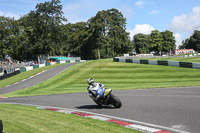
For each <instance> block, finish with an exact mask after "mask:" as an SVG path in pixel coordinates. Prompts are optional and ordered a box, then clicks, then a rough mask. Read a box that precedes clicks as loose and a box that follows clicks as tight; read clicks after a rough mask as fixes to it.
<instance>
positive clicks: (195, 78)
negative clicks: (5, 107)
mask: <svg viewBox="0 0 200 133" xmlns="http://www.w3.org/2000/svg"><path fill="white" fill-rule="evenodd" d="M89 77H93V78H94V80H95V81H97V82H100V83H103V84H104V85H105V86H106V87H108V88H112V89H113V90H122V89H141V88H162V87H186V86H200V82H199V81H200V70H199V69H191V68H180V67H170V66H158V65H144V64H134V63H122V62H113V61H112V59H106V60H97V61H90V62H85V63H80V64H77V65H76V66H73V67H71V68H70V69H68V70H66V71H65V72H63V73H61V74H59V75H57V76H55V77H53V78H51V79H49V80H47V81H44V82H42V83H41V84H38V85H36V86H33V87H30V88H27V89H23V90H19V91H16V92H12V93H8V94H4V95H3V96H5V97H17V96H32V95H49V94H61V93H74V92H86V91H87V86H88V85H87V79H88V78H89Z"/></svg>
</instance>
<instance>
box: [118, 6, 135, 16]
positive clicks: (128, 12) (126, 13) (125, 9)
mask: <svg viewBox="0 0 200 133" xmlns="http://www.w3.org/2000/svg"><path fill="white" fill-rule="evenodd" d="M120 10H121V12H122V14H123V16H124V17H125V18H126V19H128V18H131V17H133V15H134V11H133V9H132V8H129V7H122V8H121V9H120Z"/></svg>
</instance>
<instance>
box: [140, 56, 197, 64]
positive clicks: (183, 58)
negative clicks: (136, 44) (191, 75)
mask: <svg viewBox="0 0 200 133" xmlns="http://www.w3.org/2000/svg"><path fill="white" fill-rule="evenodd" d="M143 59H144V60H146V59H148V60H165V61H168V60H169V61H182V62H197V63H198V62H200V57H177V58H143Z"/></svg>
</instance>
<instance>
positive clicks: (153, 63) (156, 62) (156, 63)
mask: <svg viewBox="0 0 200 133" xmlns="http://www.w3.org/2000/svg"><path fill="white" fill-rule="evenodd" d="M148 62H149V64H150V65H158V61H157V60H148Z"/></svg>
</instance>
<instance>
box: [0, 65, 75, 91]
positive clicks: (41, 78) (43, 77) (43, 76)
mask: <svg viewBox="0 0 200 133" xmlns="http://www.w3.org/2000/svg"><path fill="white" fill-rule="evenodd" d="M75 64H77V63H70V64H65V65H61V66H59V67H55V68H52V69H49V70H46V71H45V72H43V73H42V74H40V75H37V76H35V77H33V78H30V79H28V80H25V81H22V82H21V83H18V84H13V85H10V86H7V87H3V88H0V94H4V93H9V92H12V91H16V90H20V89H25V88H28V87H30V86H33V85H36V84H39V83H40V82H42V81H44V80H47V79H49V78H51V77H53V76H55V75H56V74H58V73H60V72H62V71H64V70H66V69H68V68H70V67H71V66H73V65H75Z"/></svg>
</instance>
